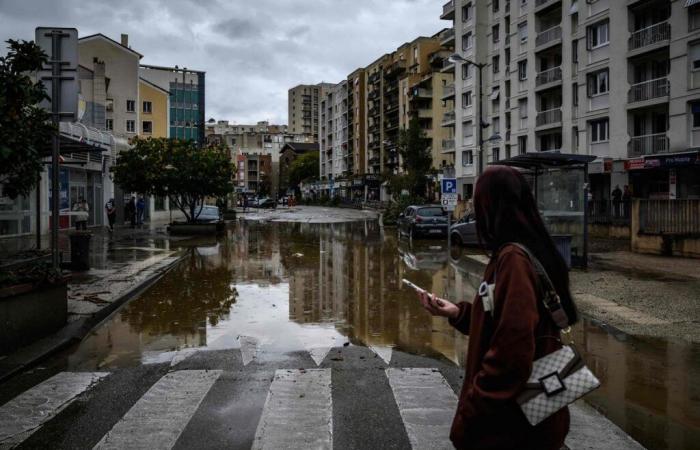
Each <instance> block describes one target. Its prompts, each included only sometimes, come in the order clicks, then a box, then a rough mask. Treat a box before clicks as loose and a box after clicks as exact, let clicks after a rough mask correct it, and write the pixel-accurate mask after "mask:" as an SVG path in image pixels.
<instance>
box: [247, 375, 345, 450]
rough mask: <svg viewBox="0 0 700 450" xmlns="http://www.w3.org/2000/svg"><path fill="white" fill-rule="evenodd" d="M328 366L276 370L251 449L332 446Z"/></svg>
mask: <svg viewBox="0 0 700 450" xmlns="http://www.w3.org/2000/svg"><path fill="white" fill-rule="evenodd" d="M332 402H333V400H332V396H331V369H309V370H278V371H277V372H276V373H275V378H274V380H273V381H272V385H270V391H269V392H268V394H267V400H266V401H265V407H264V409H263V412H262V416H261V418H260V423H258V429H257V431H256V432H255V441H254V442H253V447H252V448H253V450H262V449H281V448H284V449H332V448H333V403H332Z"/></svg>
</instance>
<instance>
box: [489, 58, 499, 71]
mask: <svg viewBox="0 0 700 450" xmlns="http://www.w3.org/2000/svg"><path fill="white" fill-rule="evenodd" d="M500 60H501V57H500V56H498V55H496V56H494V57H493V58H491V68H493V73H498V72H500V70H501V68H500Z"/></svg>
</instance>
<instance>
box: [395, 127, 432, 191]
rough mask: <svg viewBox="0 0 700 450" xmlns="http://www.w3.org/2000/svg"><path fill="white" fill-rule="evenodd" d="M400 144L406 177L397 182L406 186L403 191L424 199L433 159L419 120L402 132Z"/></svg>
mask: <svg viewBox="0 0 700 450" xmlns="http://www.w3.org/2000/svg"><path fill="white" fill-rule="evenodd" d="M398 144H399V153H400V154H401V158H402V159H403V169H404V171H405V172H406V175H404V178H403V179H401V180H396V181H397V182H399V183H400V184H402V185H404V186H405V187H402V188H401V189H404V188H405V189H408V191H409V192H410V193H411V195H414V196H417V197H423V196H424V195H425V182H426V179H425V176H426V175H427V174H428V172H429V171H430V167H431V166H432V164H433V157H432V155H431V153H430V144H429V140H428V138H427V137H426V135H425V132H424V131H423V130H422V129H421V127H420V124H419V123H418V119H417V118H415V117H414V118H413V119H411V121H410V122H409V125H408V129H405V130H401V131H400V134H399V143H398ZM393 181H394V180H392V182H393ZM401 189H398V191H397V190H396V189H395V188H394V189H393V190H394V192H397V193H400V192H401Z"/></svg>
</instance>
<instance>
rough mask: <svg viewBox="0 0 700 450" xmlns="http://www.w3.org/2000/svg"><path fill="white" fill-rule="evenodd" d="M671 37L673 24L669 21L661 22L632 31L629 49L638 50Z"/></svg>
mask: <svg viewBox="0 0 700 450" xmlns="http://www.w3.org/2000/svg"><path fill="white" fill-rule="evenodd" d="M670 39H671V24H670V23H668V22H659V23H657V24H655V25H652V26H650V27H646V28H642V29H641V30H639V31H635V32H634V33H632V36H630V39H629V49H630V50H637V49H639V48H643V47H646V46H649V45H652V44H656V43H658V42H663V41H668V40H670Z"/></svg>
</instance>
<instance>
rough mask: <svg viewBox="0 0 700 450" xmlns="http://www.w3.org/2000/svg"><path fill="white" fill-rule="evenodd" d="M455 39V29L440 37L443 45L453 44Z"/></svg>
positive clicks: (448, 30) (446, 31) (450, 29)
mask: <svg viewBox="0 0 700 450" xmlns="http://www.w3.org/2000/svg"><path fill="white" fill-rule="evenodd" d="M454 39H455V29H454V28H449V29H447V30H445V32H444V33H442V36H440V42H441V43H442V44H444V43H446V42H451V41H454Z"/></svg>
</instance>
